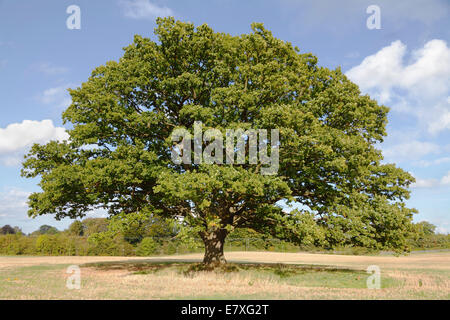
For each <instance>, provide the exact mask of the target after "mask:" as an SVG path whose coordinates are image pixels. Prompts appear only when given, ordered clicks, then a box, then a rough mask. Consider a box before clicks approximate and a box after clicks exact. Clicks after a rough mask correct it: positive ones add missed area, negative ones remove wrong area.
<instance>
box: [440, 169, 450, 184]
mask: <svg viewBox="0 0 450 320" xmlns="http://www.w3.org/2000/svg"><path fill="white" fill-rule="evenodd" d="M441 184H442V185H450V171H449V172H447V175H445V176H443V177H442V179H441Z"/></svg>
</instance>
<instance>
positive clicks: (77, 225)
mask: <svg viewBox="0 0 450 320" xmlns="http://www.w3.org/2000/svg"><path fill="white" fill-rule="evenodd" d="M68 233H69V234H71V235H73V236H83V235H84V225H83V223H82V222H81V221H78V220H75V221H74V222H72V223H71V224H70V226H69V230H68Z"/></svg>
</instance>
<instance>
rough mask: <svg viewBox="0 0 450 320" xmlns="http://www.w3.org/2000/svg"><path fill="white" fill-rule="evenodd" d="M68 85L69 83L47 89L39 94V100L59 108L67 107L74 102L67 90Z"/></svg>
mask: <svg viewBox="0 0 450 320" xmlns="http://www.w3.org/2000/svg"><path fill="white" fill-rule="evenodd" d="M68 87H69V85H64V86H59V87H54V88H49V89H46V90H44V92H43V93H42V94H40V95H39V96H38V100H39V101H40V102H42V103H44V104H52V105H54V106H56V107H58V108H64V109H66V108H67V107H68V106H69V105H70V104H71V102H72V99H71V98H70V95H69V93H68V91H67V88H68Z"/></svg>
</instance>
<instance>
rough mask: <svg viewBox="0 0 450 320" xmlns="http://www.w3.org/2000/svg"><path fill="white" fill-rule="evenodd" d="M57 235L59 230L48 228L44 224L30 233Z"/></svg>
mask: <svg viewBox="0 0 450 320" xmlns="http://www.w3.org/2000/svg"><path fill="white" fill-rule="evenodd" d="M57 233H59V230H58V229H56V228H55V227H52V226H49V225H47V224H44V225H42V226H40V227H39V229H38V230H36V231H34V232H32V233H31V234H32V235H36V236H37V235H42V234H57Z"/></svg>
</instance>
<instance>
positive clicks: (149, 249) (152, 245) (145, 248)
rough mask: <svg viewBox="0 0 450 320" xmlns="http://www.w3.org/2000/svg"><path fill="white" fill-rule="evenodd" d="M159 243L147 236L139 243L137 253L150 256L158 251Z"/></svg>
mask: <svg viewBox="0 0 450 320" xmlns="http://www.w3.org/2000/svg"><path fill="white" fill-rule="evenodd" d="M158 249H159V245H158V243H157V242H156V241H155V240H153V238H151V237H146V238H144V239H142V241H141V242H140V243H139V244H138V246H137V249H136V254H137V255H138V256H150V255H152V254H155V253H157V252H158Z"/></svg>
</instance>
